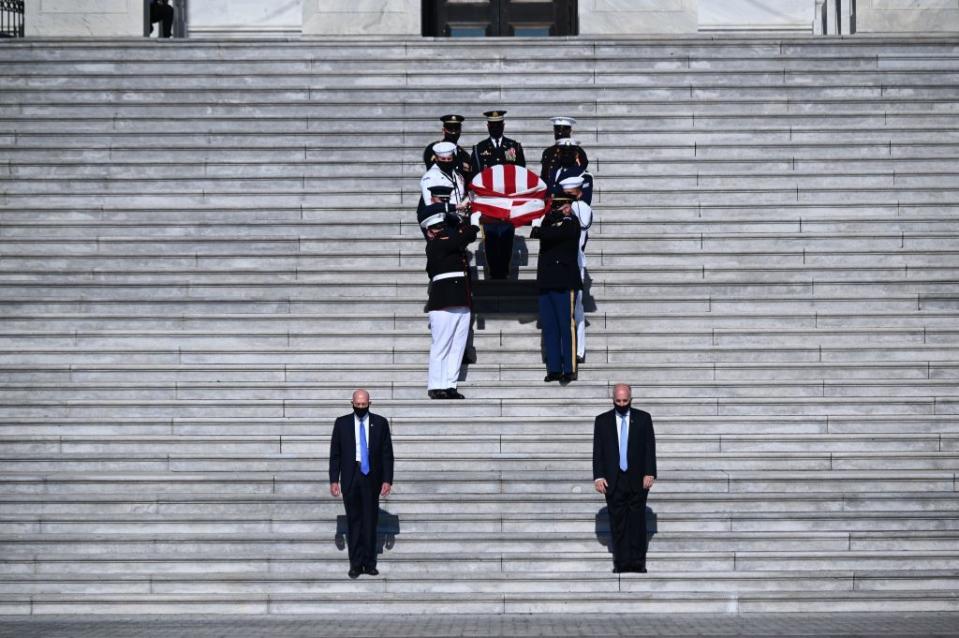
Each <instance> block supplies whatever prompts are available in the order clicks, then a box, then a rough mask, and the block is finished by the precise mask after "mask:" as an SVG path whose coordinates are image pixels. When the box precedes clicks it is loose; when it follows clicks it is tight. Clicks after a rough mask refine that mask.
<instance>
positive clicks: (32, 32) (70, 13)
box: [24, 0, 143, 37]
mask: <svg viewBox="0 0 959 638" xmlns="http://www.w3.org/2000/svg"><path fill="white" fill-rule="evenodd" d="M24 25H25V30H26V35H27V37H30V36H48V37H49V36H52V37H57V36H65V37H73V36H98V37H111V36H125V37H131V36H134V37H135V36H142V35H143V0H28V1H27V2H26V3H25V6H24Z"/></svg>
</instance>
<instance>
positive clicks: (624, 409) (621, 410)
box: [613, 403, 632, 416]
mask: <svg viewBox="0 0 959 638" xmlns="http://www.w3.org/2000/svg"><path fill="white" fill-rule="evenodd" d="M631 405H632V403H627V404H626V405H624V406H622V407H620V406H618V405H616V404H615V403H614V404H613V408H614V409H615V410H616V413H617V414H619V416H626V415H627V414H629V407H630V406H631Z"/></svg>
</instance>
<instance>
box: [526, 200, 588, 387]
mask: <svg viewBox="0 0 959 638" xmlns="http://www.w3.org/2000/svg"><path fill="white" fill-rule="evenodd" d="M571 202H572V198H570V197H569V196H568V195H566V194H564V193H560V194H557V195H555V196H554V197H553V203H552V205H551V208H550V212H549V213H547V214H546V215H545V216H544V217H541V218H539V219H537V220H536V221H534V222H533V231H532V233H531V234H530V237H531V238H533V239H539V244H540V248H539V261H538V262H537V264H536V285H537V287H538V288H539V324H540V329H541V330H542V331H543V349H544V350H545V351H546V378H545V379H543V380H544V381H545V382H547V383H549V382H550V381H560V382H562V383H564V384H566V383H569V382H570V381H575V380H576V378H577V372H576V322H575V319H574V314H573V311H574V308H575V304H576V293H577V291H579V290H582V289H583V281H582V278H581V277H580V270H579V240H580V227H579V220H578V219H576V217H575V216H574V215H573V212H572V207H571V206H570V203H571Z"/></svg>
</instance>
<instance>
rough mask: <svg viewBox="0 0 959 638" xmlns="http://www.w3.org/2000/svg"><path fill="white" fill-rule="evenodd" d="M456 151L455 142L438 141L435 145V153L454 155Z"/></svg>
mask: <svg viewBox="0 0 959 638" xmlns="http://www.w3.org/2000/svg"><path fill="white" fill-rule="evenodd" d="M455 152H456V144H454V143H453V142H437V143H436V144H434V145H433V153H434V154H436V155H452V154H453V153H455Z"/></svg>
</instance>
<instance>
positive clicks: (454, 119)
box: [440, 114, 466, 125]
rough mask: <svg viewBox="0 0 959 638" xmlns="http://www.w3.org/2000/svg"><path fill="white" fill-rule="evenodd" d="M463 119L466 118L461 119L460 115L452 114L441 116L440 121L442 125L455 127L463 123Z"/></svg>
mask: <svg viewBox="0 0 959 638" xmlns="http://www.w3.org/2000/svg"><path fill="white" fill-rule="evenodd" d="M465 119H466V118H465V117H463V116H462V115H454V114H450V115H443V116H441V117H440V121H441V122H442V123H443V124H456V125H459V124H462V123H463V120H465Z"/></svg>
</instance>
